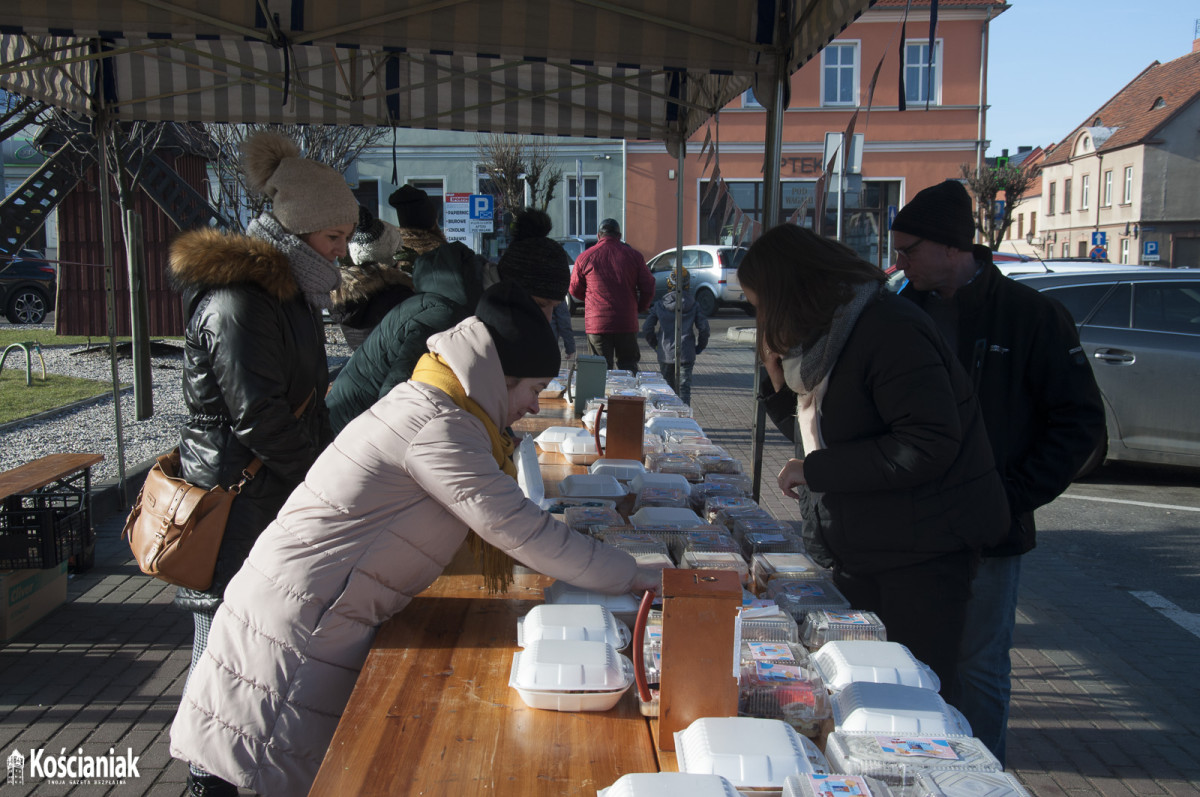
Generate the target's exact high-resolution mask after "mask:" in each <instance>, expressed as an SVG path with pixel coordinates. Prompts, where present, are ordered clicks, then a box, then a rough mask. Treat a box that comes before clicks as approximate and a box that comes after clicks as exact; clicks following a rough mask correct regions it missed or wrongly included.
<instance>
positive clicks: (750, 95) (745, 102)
mask: <svg viewBox="0 0 1200 797" xmlns="http://www.w3.org/2000/svg"><path fill="white" fill-rule="evenodd" d="M742 107H743V108H753V109H755V110H761V109H762V107H763V104H762V103H761V102H759V101H758V97H755V96H754V89H746V90H745V91H743V92H742Z"/></svg>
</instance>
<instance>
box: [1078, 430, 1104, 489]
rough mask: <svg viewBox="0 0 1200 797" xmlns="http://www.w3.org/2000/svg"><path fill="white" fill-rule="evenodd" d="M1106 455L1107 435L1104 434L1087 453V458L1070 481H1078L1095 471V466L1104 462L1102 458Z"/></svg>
mask: <svg viewBox="0 0 1200 797" xmlns="http://www.w3.org/2000/svg"><path fill="white" fill-rule="evenodd" d="M1107 456H1108V436H1107V435H1106V436H1105V439H1103V440H1101V441H1100V442H1099V443H1097V444H1096V447H1095V448H1094V449H1092V453H1091V454H1088V458H1087V460H1086V461H1085V462H1084V463H1083V465H1082V466H1081V467H1080V468H1079V472H1078V473H1076V474H1075V477H1074V478H1073V479H1071V481H1079V480H1080V479H1085V478H1087V477H1088V476H1091V475H1092V474H1093V473H1095V472H1096V469H1097V468H1099V467H1100V466H1101V465H1103V464H1104V460H1105V458H1106V457H1107Z"/></svg>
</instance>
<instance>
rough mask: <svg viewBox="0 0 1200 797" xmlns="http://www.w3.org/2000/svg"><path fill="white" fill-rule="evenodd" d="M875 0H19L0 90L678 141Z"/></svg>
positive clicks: (174, 117) (214, 111)
mask: <svg viewBox="0 0 1200 797" xmlns="http://www.w3.org/2000/svg"><path fill="white" fill-rule="evenodd" d="M871 1H872V0H689V1H688V2H678V0H613V1H610V0H357V2H355V1H353V0H343V1H342V2H336V3H331V2H327V1H326V0H292V1H291V2H283V0H258V2H254V1H253V0H110V1H109V2H105V1H104V0H101V2H95V0H6V2H5V3H3V4H2V5H3V7H2V8H0V53H2V64H3V65H2V66H0V87H3V88H6V89H10V90H12V91H15V92H17V93H20V94H23V95H26V96H32V97H37V98H39V99H41V100H44V101H46V102H48V103H51V104H54V105H56V106H59V107H63V108H68V109H72V110H74V111H76V112H78V113H80V114H85V115H89V116H91V115H95V114H96V113H97V111H98V109H99V107H100V105H101V104H103V106H104V107H105V108H106V109H107V112H108V113H109V114H111V116H112V118H113V119H114V120H115V121H132V120H148V121H175V122H184V121H188V122H278V123H289V122H302V123H313V124H362V125H394V126H399V127H417V128H432V129H452V130H469V131H481V132H497V133H499V132H507V133H521V134H548V135H567V136H595V137H606V138H622V139H630V140H633V139H657V140H662V141H668V142H671V143H672V144H675V143H678V142H680V141H683V140H686V139H687V137H688V136H690V135H691V134H692V133H694V132H695V131H696V130H697V129H698V128H699V127H700V125H701V124H703V122H704V121H705V120H706V119H707V118H708V117H709V116H711V115H712V114H713V113H715V112H716V111H717V110H719V109H720V108H722V107H723V106H724V105H726V104H727V103H728V102H729V101H730V100H732V99H733V98H734V97H736V96H737V95H738V94H740V93H741V92H742V91H744V90H746V89H747V88H749V87H755V86H758V87H760V91H759V92H758V93H759V95H760V96H763V97H769V96H770V94H771V92H770V91H763V90H761V87H764V86H766V85H767V84H769V83H771V82H772V81H775V80H776V79H777V77H778V76H780V75H783V76H785V77H786V76H787V75H790V74H791V73H792V72H794V71H795V70H796V69H797V68H799V66H800V65H801V64H803V63H804V62H806V61H807V60H809V59H810V58H812V57H813V55H815V54H816V53H817V52H818V51H819V50H820V48H821V47H822V46H823V45H824V44H825V43H827V42H828V41H829V40H830V39H832V38H833V37H834V36H836V35H837V34H838V33H839V32H840V31H841V30H842V29H843V28H845V27H846V25H848V24H849V23H850V22H851V21H853V20H854V19H855V18H856V17H857V16H858V15H859V14H861V13H862V11H863V10H864V9H866V8H867V6H869V5H870V3H871ZM672 148H674V147H672Z"/></svg>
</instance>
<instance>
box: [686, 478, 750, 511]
mask: <svg viewBox="0 0 1200 797" xmlns="http://www.w3.org/2000/svg"><path fill="white" fill-rule="evenodd" d="M716 495H721V496H725V497H728V498H744V497H746V494H745V493H743V492H742V491H741V490H739V489H738V488H736V487H734V486H733V485H730V484H712V483H710V482H700V483H699V484H693V485H692V491H691V493H690V494H689V497H690V498H691V501H692V509H694V510H696V511H697V512H699V513H700V514H704V502H705V501H707V500H708V497H709V496H716Z"/></svg>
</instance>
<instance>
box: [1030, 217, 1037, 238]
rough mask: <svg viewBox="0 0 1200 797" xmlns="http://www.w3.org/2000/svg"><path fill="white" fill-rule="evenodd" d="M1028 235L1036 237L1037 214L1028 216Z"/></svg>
mask: <svg viewBox="0 0 1200 797" xmlns="http://www.w3.org/2000/svg"><path fill="white" fill-rule="evenodd" d="M1029 234H1030V235H1037V212H1036V211H1035V212H1033V213H1030V214H1029Z"/></svg>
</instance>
